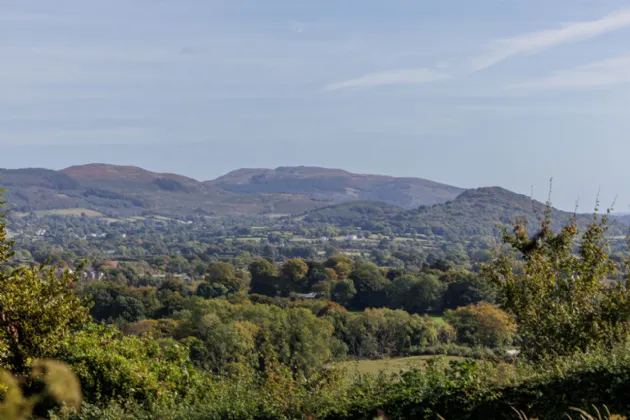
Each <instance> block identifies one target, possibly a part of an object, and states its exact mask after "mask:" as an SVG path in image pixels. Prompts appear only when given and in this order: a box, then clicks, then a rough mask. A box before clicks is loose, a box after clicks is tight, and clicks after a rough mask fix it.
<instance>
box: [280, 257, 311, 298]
mask: <svg viewBox="0 0 630 420" xmlns="http://www.w3.org/2000/svg"><path fill="white" fill-rule="evenodd" d="M307 273H308V264H306V263H305V262H304V260H303V259H301V258H292V259H290V260H286V261H285V262H284V264H282V269H281V270H280V274H281V276H282V283H283V286H284V287H283V289H284V292H285V293H287V294H288V293H289V292H305V291H306V289H307V288H308V278H307V277H306V274H307Z"/></svg>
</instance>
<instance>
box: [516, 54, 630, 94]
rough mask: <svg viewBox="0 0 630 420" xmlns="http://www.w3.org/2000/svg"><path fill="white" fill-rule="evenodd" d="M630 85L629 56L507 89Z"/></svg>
mask: <svg viewBox="0 0 630 420" xmlns="http://www.w3.org/2000/svg"><path fill="white" fill-rule="evenodd" d="M627 83H630V54H625V55H621V56H619V57H615V58H611V59H608V60H602V61H596V62H593V63H589V64H586V65H583V66H579V67H576V68H574V69H571V70H562V71H559V72H556V73H555V74H552V75H551V76H548V77H543V78H539V79H533V80H529V81H526V82H523V83H518V84H515V85H512V86H508V89H512V90H514V89H519V90H521V89H522V90H540V89H545V90H548V89H592V88H598V87H606V86H613V85H620V84H627Z"/></svg>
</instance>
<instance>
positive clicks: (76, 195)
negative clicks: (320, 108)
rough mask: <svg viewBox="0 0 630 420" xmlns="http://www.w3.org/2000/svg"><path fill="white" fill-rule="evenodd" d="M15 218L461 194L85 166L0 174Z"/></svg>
mask: <svg viewBox="0 0 630 420" xmlns="http://www.w3.org/2000/svg"><path fill="white" fill-rule="evenodd" d="M0 185H1V186H2V187H3V188H6V189H7V190H8V192H7V194H6V198H7V199H8V200H9V202H10V203H11V204H12V206H13V207H14V208H15V210H16V211H20V212H31V211H57V210H59V211H60V210H73V209H74V210H76V211H77V212H79V211H81V210H89V211H90V212H91V214H94V212H96V213H99V214H103V215H108V216H113V217H117V216H133V215H139V214H156V215H177V216H180V217H181V216H186V215H189V214H203V215H208V216H220V215H227V214H262V213H264V214H295V213H301V212H305V211H308V210H312V209H317V208H322V207H327V206H330V205H334V204H339V203H346V202H355V201H379V202H383V203H387V204H389V205H392V206H396V207H400V208H404V209H412V208H416V207H419V206H423V205H432V204H439V203H445V202H447V201H450V200H453V199H454V198H456V197H457V196H458V195H460V194H461V193H462V192H464V189H461V188H458V187H454V186H450V185H445V184H441V183H438V182H434V181H430V180H426V179H422V178H396V177H391V176H382V175H363V174H354V173H350V172H347V171H343V170H340V169H327V168H318V167H305V166H299V167H280V168H276V169H238V170H236V171H233V172H230V173H228V174H226V175H224V176H221V177H219V178H217V179H215V180H211V181H198V180H195V179H192V178H189V177H185V176H182V175H177V174H169V173H155V172H151V171H147V170H145V169H142V168H138V167H133V166H116V165H107V164H88V165H81V166H72V167H69V168H66V169H63V170H60V171H54V170H50V169H40V168H25V169H0Z"/></svg>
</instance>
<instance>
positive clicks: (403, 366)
mask: <svg viewBox="0 0 630 420" xmlns="http://www.w3.org/2000/svg"><path fill="white" fill-rule="evenodd" d="M436 357H446V359H447V360H458V361H462V360H464V358H463V357H456V356H411V357H399V358H394V359H380V360H353V361H348V362H341V363H338V364H337V366H339V367H342V368H345V369H347V370H348V371H350V372H358V373H372V374H376V373H380V372H384V373H396V372H400V371H404V370H409V369H411V368H414V367H422V366H424V364H425V363H426V362H427V360H430V359H433V358H436Z"/></svg>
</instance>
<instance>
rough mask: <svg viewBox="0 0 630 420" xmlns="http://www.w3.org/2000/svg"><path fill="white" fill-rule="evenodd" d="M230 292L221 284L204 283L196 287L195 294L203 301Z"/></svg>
mask: <svg viewBox="0 0 630 420" xmlns="http://www.w3.org/2000/svg"><path fill="white" fill-rule="evenodd" d="M229 292H230V291H229V290H228V288H227V287H225V286H224V285H223V284H221V283H210V282H209V281H204V282H201V283H200V284H199V286H197V290H196V292H195V294H196V295H197V296H201V297H203V298H205V299H214V298H218V297H222V296H226V295H227V294H228V293H229Z"/></svg>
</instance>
